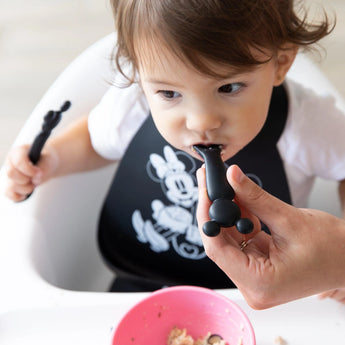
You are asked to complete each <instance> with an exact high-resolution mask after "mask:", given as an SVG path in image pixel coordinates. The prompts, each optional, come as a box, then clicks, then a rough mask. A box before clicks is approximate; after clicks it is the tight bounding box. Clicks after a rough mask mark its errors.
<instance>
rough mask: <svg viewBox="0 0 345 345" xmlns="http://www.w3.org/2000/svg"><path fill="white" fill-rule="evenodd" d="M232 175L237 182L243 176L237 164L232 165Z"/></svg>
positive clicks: (239, 181)
mask: <svg viewBox="0 0 345 345" xmlns="http://www.w3.org/2000/svg"><path fill="white" fill-rule="evenodd" d="M232 177H233V179H234V181H235V182H237V183H241V182H242V180H243V177H244V175H243V172H242V170H241V169H240V168H239V167H238V166H237V165H234V166H233V167H232Z"/></svg>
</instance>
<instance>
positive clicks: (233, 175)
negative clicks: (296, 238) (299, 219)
mask: <svg viewBox="0 0 345 345" xmlns="http://www.w3.org/2000/svg"><path fill="white" fill-rule="evenodd" d="M227 178H228V181H229V183H230V184H231V186H232V187H233V189H234V191H235V194H236V200H237V201H238V202H239V203H240V204H241V205H242V206H244V207H245V208H246V209H247V210H248V211H249V212H251V213H252V214H254V215H255V216H256V217H258V218H259V219H260V220H261V221H262V222H263V223H265V224H266V225H267V226H268V228H269V229H271V230H272V229H276V230H278V232H279V229H280V228H281V227H280V226H278V225H279V224H280V223H281V221H282V220H284V219H286V217H294V215H295V212H296V209H295V208H294V207H293V206H291V205H289V204H287V203H285V202H283V201H281V200H279V199H278V198H276V197H274V196H273V195H271V194H269V193H267V192H266V191H264V190H263V189H262V188H260V187H259V186H258V185H257V184H256V183H255V182H253V181H252V180H251V179H250V178H249V177H247V176H246V175H245V174H244V173H243V172H242V170H241V169H240V168H239V167H238V166H237V165H232V166H230V167H229V169H228V170H227ZM292 219H293V218H292ZM281 230H283V231H285V230H287V229H281Z"/></svg>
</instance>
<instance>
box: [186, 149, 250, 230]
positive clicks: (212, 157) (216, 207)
mask: <svg viewBox="0 0 345 345" xmlns="http://www.w3.org/2000/svg"><path fill="white" fill-rule="evenodd" d="M193 148H194V150H195V151H196V152H197V153H198V154H199V155H200V156H201V157H202V158H203V159H204V161H205V169H206V188H207V194H208V197H209V199H210V200H211V201H212V205H211V207H210V209H209V216H210V219H211V220H210V221H208V222H206V223H205V224H204V225H203V231H204V233H205V234H206V235H207V236H217V235H218V234H219V233H220V229H221V227H225V228H228V227H232V226H234V225H235V226H236V228H237V230H238V231H239V232H240V233H242V234H249V233H250V232H252V231H253V228H254V226H253V223H252V221H251V220H250V219H248V218H241V210H240V208H239V207H238V205H237V204H236V203H235V202H234V201H233V199H234V197H235V192H234V190H233V188H232V187H231V186H230V184H229V182H228V180H227V178H226V166H225V164H224V162H223V160H222V158H221V151H222V150H221V146H220V145H208V146H206V145H194V146H193Z"/></svg>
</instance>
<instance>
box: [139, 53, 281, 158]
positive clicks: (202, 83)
mask: <svg viewBox="0 0 345 345" xmlns="http://www.w3.org/2000/svg"><path fill="white" fill-rule="evenodd" d="M155 51H157V49H156V50H155ZM158 54H159V53H158ZM265 58H266V57H265ZM212 67H213V70H215V71H217V72H221V73H222V75H224V72H225V74H227V77H225V78H222V79H217V78H214V77H210V76H206V75H203V74H201V73H200V72H198V71H196V70H195V69H194V68H193V67H191V66H190V65H189V64H185V63H184V62H182V61H181V60H180V59H178V58H177V57H176V56H175V55H174V54H172V53H170V52H169V51H167V50H162V54H161V55H160V56H156V57H155V58H154V61H151V62H150V63H145V62H144V61H142V64H141V66H140V67H139V74H140V80H141V84H142V87H143V90H144V92H145V95H146V97H147V100H148V103H149V106H150V109H151V112H152V116H153V119H154V122H155V124H156V126H157V128H158V130H159V132H160V133H161V135H162V136H163V137H164V138H165V139H166V140H167V141H168V142H169V143H170V144H171V145H173V146H175V147H176V148H178V149H180V150H183V151H186V152H188V153H189V154H191V155H193V156H194V157H196V158H199V159H200V157H199V155H197V154H196V153H195V152H193V150H192V146H193V145H195V144H204V145H210V144H220V145H222V148H223V150H222V151H223V152H222V153H223V160H227V159H229V158H230V157H232V156H233V155H235V154H236V153H237V152H238V151H239V150H241V149H242V148H243V147H244V146H246V145H247V144H248V143H249V142H250V141H251V140H252V139H253V138H254V137H255V136H256V135H257V134H258V133H259V131H260V130H261V128H262V126H263V124H264V122H265V120H266V117H267V113H268V108H269V104H270V99H271V93H272V88H273V86H275V85H278V84H279V76H278V73H279V71H278V68H277V63H276V61H275V59H272V60H271V61H270V62H268V63H265V64H263V65H260V66H258V67H256V68H255V69H254V70H251V71H250V72H244V73H240V74H238V73H237V74H236V73H234V71H233V70H231V68H229V69H225V68H224V66H222V67H221V66H214V65H213V66H212ZM280 82H281V80H280Z"/></svg>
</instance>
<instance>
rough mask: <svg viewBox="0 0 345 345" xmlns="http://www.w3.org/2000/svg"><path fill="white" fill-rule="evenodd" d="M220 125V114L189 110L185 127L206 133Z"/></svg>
mask: <svg viewBox="0 0 345 345" xmlns="http://www.w3.org/2000/svg"><path fill="white" fill-rule="evenodd" d="M221 125H222V119H221V116H220V115H217V114H216V113H215V112H209V111H208V112H206V111H201V112H190V113H189V114H188V116H187V119H186V127H187V128H188V129H189V130H191V131H194V132H198V133H207V132H210V131H213V130H215V129H217V128H219V127H220V126H221Z"/></svg>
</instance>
